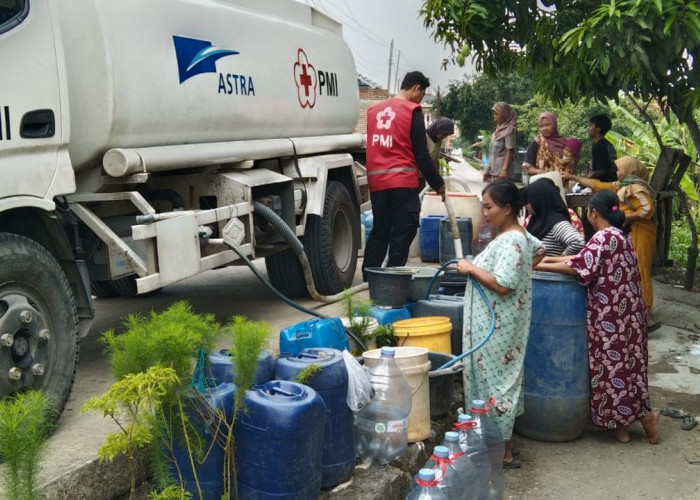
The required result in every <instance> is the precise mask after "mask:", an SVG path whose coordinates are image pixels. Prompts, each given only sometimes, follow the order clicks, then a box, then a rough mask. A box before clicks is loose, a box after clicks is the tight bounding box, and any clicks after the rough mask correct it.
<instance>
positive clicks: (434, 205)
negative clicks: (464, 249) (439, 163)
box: [420, 192, 481, 239]
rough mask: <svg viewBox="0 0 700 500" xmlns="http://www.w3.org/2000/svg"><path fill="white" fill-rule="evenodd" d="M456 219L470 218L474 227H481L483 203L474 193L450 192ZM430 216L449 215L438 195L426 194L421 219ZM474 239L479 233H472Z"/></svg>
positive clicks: (448, 194) (422, 204)
mask: <svg viewBox="0 0 700 500" xmlns="http://www.w3.org/2000/svg"><path fill="white" fill-rule="evenodd" d="M447 196H449V197H450V201H451V202H452V208H453V210H454V216H455V217H470V218H471V220H472V227H474V228H478V227H479V226H480V225H481V201H480V200H479V196H477V195H476V194H474V193H453V192H448V193H447ZM429 215H447V209H446V208H445V204H444V203H443V201H442V198H441V197H440V195H439V194H437V193H425V195H424V196H423V202H422V203H421V209H420V217H421V218H423V217H427V216H429ZM472 233H473V235H474V239H476V236H475V235H476V234H477V233H478V231H472Z"/></svg>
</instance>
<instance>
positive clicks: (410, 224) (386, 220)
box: [362, 188, 420, 279]
mask: <svg viewBox="0 0 700 500" xmlns="http://www.w3.org/2000/svg"><path fill="white" fill-rule="evenodd" d="M370 199H371V200H372V215H373V217H374V219H373V222H372V232H371V233H370V234H369V239H368V240H367V246H366V247H365V257H364V261H363V263H362V270H363V276H364V270H365V269H366V268H368V267H380V266H381V265H382V262H384V257H385V256H386V251H387V247H388V248H389V261H388V262H387V266H388V267H394V266H404V265H406V261H407V260H408V252H409V249H410V246H411V242H412V241H413V238H415V236H416V233H417V232H418V225H419V222H420V199H419V198H418V189H414V188H393V189H385V190H383V191H375V192H373V193H371V194H370ZM364 278H365V279H366V276H364Z"/></svg>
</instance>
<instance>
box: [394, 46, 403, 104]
mask: <svg viewBox="0 0 700 500" xmlns="http://www.w3.org/2000/svg"><path fill="white" fill-rule="evenodd" d="M400 63H401V51H400V50H399V55H398V56H396V83H395V84H394V94H397V93H398V92H399V65H400Z"/></svg>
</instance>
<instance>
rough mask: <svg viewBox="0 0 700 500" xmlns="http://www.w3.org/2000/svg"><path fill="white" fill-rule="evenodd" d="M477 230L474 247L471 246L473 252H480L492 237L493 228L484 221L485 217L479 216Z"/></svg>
mask: <svg viewBox="0 0 700 500" xmlns="http://www.w3.org/2000/svg"><path fill="white" fill-rule="evenodd" d="M478 231H479V232H478V233H477V237H476V241H475V243H474V247H473V248H472V250H473V252H474V254H479V253H481V252H482V251H483V250H484V249H485V248H486V247H487V246H488V245H489V243H491V240H492V239H493V230H492V229H491V226H489V225H488V223H487V222H486V218H484V217H482V218H481V223H480V224H479V229H478Z"/></svg>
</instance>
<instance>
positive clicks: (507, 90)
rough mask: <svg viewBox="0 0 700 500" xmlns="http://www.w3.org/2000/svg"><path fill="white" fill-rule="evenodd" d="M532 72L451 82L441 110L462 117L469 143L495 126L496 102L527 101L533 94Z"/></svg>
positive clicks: (461, 121)
mask: <svg viewBox="0 0 700 500" xmlns="http://www.w3.org/2000/svg"><path fill="white" fill-rule="evenodd" d="M534 93H535V92H534V84H533V81H532V76H530V75H529V74H528V73H525V74H519V73H512V74H509V75H508V76H506V77H504V78H493V77H490V76H488V75H484V74H482V75H479V76H476V77H475V78H473V79H471V80H468V81H466V82H462V83H452V84H451V85H450V87H449V88H448V91H447V94H446V95H445V96H444V98H443V100H442V111H443V114H444V115H446V116H450V117H452V118H454V119H455V120H457V121H459V131H460V135H461V136H462V137H464V138H465V139H466V142H467V144H471V143H473V142H475V141H476V140H477V137H478V135H479V134H480V133H481V132H482V131H484V130H491V131H492V130H493V129H494V128H495V126H496V125H495V123H494V121H493V116H492V114H491V108H492V107H493V104H494V103H495V102H498V101H505V102H507V103H509V104H511V105H518V104H524V103H526V102H527V101H528V100H530V99H531V98H532V97H533V96H534Z"/></svg>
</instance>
